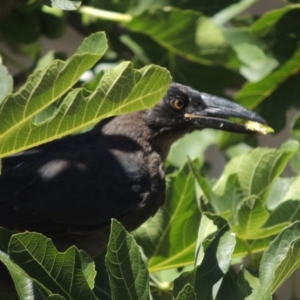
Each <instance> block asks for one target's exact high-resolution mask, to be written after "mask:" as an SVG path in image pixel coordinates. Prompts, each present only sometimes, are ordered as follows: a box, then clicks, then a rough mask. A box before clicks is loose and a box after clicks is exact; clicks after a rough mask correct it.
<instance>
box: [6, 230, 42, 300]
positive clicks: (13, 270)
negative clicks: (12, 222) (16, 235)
mask: <svg viewBox="0 0 300 300" xmlns="http://www.w3.org/2000/svg"><path fill="white" fill-rule="evenodd" d="M12 234H13V233H12V232H10V231H8V230H6V229H4V228H0V261H1V262H2V263H3V264H4V265H5V267H6V268H7V270H8V272H9V274H10V276H11V278H12V280H13V282H14V286H15V289H16V291H17V293H18V296H19V298H20V299H22V300H23V299H28V298H34V299H39V298H38V297H37V294H36V292H37V290H36V289H35V288H34V283H33V282H32V280H31V279H30V278H29V276H28V275H27V274H26V273H25V272H24V270H23V269H22V268H20V266H18V265H17V264H15V263H14V261H12V260H11V258H10V257H9V255H8V245H9V241H10V239H11V237H12ZM0 267H1V270H2V267H3V266H2V265H1V266H0ZM2 271H3V270H2ZM1 279H2V277H1ZM0 284H2V282H1V280H0ZM6 284H7V283H6ZM1 296H2V295H1V293H0V297H1ZM11 296H12V293H9V296H8V295H7V299H9V297H11Z"/></svg>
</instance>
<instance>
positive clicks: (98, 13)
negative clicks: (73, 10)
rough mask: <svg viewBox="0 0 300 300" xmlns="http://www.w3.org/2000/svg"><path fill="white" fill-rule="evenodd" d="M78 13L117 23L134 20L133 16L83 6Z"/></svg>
mask: <svg viewBox="0 0 300 300" xmlns="http://www.w3.org/2000/svg"><path fill="white" fill-rule="evenodd" d="M78 11H79V12H80V13H82V14H88V15H91V16H94V17H97V18H100V19H105V20H110V21H115V22H129V21H131V19H132V16H131V15H128V14H120V13H116V12H112V11H107V10H103V9H99V8H94V7H89V6H81V7H80V8H79V9H78Z"/></svg>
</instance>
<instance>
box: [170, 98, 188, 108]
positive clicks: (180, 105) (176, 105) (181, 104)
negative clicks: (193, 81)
mask: <svg viewBox="0 0 300 300" xmlns="http://www.w3.org/2000/svg"><path fill="white" fill-rule="evenodd" d="M172 104H173V107H174V108H175V109H177V110H181V109H183V108H184V106H185V102H184V101H183V100H182V99H175V100H174V101H173V103H172Z"/></svg>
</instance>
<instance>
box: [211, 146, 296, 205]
mask: <svg viewBox="0 0 300 300" xmlns="http://www.w3.org/2000/svg"><path fill="white" fill-rule="evenodd" d="M297 148H298V143H297V142H296V141H289V142H286V143H284V144H283V145H282V146H281V148H280V149H270V148H256V149H254V150H251V151H249V152H248V153H246V154H244V155H241V156H239V157H236V158H234V159H232V160H231V161H230V162H229V163H228V164H227V165H226V167H225V169H224V172H223V174H222V175H221V177H220V179H219V180H218V181H217V183H216V184H215V186H214V188H213V190H214V192H215V193H216V194H217V195H219V196H221V195H223V196H224V193H225V192H226V184H227V181H228V179H229V177H230V176H231V175H232V174H237V176H238V182H239V184H240V187H241V190H242V193H243V195H244V197H248V196H250V195H256V196H257V197H259V198H260V199H261V200H262V201H263V203H264V202H265V200H266V196H267V193H268V191H269V188H270V185H271V183H272V182H273V180H274V179H275V178H277V177H278V176H279V175H280V173H281V172H282V171H283V169H284V168H285V166H286V164H287V163H288V161H289V159H290V158H291V157H292V155H293V154H294V153H295V151H296V150H297ZM228 192H229V193H230V191H228ZM241 200H242V199H241ZM229 205H230V204H228V209H230V206H229Z"/></svg>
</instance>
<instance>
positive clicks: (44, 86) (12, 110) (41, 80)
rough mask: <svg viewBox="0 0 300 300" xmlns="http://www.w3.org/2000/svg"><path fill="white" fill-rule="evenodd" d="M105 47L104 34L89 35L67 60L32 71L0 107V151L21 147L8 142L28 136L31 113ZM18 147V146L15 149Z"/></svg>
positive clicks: (72, 80) (70, 82)
mask: <svg viewBox="0 0 300 300" xmlns="http://www.w3.org/2000/svg"><path fill="white" fill-rule="evenodd" d="M106 49H107V43H106V38H105V35H104V33H95V34H92V35H91V36H90V37H88V38H86V39H85V40H84V41H83V43H82V44H81V46H80V47H79V48H78V50H77V51H76V53H75V54H74V55H73V56H72V57H71V58H69V59H68V60H67V61H65V62H62V61H59V60H56V61H55V62H53V63H52V64H51V65H49V66H48V67H47V68H44V69H42V70H38V71H36V72H35V73H33V74H32V75H31V76H30V77H29V79H28V81H27V83H26V84H25V85H24V86H23V87H22V88H21V89H20V91H19V92H17V93H15V94H13V95H11V96H9V97H7V98H6V99H4V100H3V101H2V103H1V106H0V116H1V121H2V124H3V125H2V126H1V128H0V139H1V151H0V152H2V151H3V152H4V153H6V152H7V154H8V153H12V152H17V151H20V150H22V147H23V148H25V147H24V145H23V146H13V145H12V144H13V143H15V142H16V140H18V139H19V138H20V137H18V134H20V135H23V143H24V140H25V141H26V140H27V138H28V130H30V127H32V120H33V117H34V115H36V114H37V113H39V112H41V111H43V110H44V109H45V108H46V107H48V106H49V105H51V104H52V103H53V102H55V101H56V100H57V99H59V97H61V96H62V95H63V94H65V93H66V92H67V91H68V90H69V89H70V88H71V87H72V86H73V85H74V84H75V83H76V82H77V80H78V79H79V78H80V76H81V75H82V73H83V72H84V71H86V70H87V69H89V68H91V67H92V66H93V65H94V64H95V63H96V62H97V61H98V60H99V59H100V58H101V56H102V55H103V54H104V53H105V51H106ZM24 131H25V132H24ZM26 131H27V134H26ZM52 139H53V138H52ZM35 143H37V142H36V141H35ZM25 144H26V142H25ZM32 146H33V145H32ZM19 147H20V148H21V149H18V150H17V148H19ZM26 147H29V145H28V146H27V145H26ZM4 149H5V150H4Z"/></svg>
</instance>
